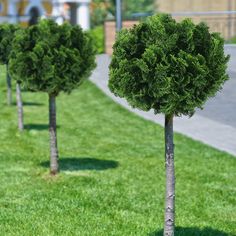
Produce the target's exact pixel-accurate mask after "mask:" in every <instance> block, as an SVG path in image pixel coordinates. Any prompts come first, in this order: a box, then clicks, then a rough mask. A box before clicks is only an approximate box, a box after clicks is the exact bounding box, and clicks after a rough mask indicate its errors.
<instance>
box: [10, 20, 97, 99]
mask: <svg viewBox="0 0 236 236" xmlns="http://www.w3.org/2000/svg"><path fill="white" fill-rule="evenodd" d="M9 66H10V73H11V75H12V77H13V78H14V79H16V80H18V81H19V82H21V83H22V84H23V86H24V87H26V88H27V89H30V90H31V91H43V92H47V93H48V94H52V95H58V94H59V93H60V92H61V91H64V92H66V93H70V92H71V91H72V89H74V88H76V87H77V86H79V85H80V84H81V82H82V81H83V80H84V79H86V78H88V76H89V75H90V73H91V71H92V69H93V68H94V67H95V50H94V48H93V45H92V43H91V39H90V37H89V36H88V35H87V34H86V33H84V32H83V31H82V29H81V28H80V27H79V26H72V25H70V24H69V23H65V24H63V25H58V24H56V23H55V22H54V21H52V20H48V19H47V20H42V21H40V22H39V24H38V25H33V26H31V27H29V28H27V29H24V30H21V31H20V32H19V33H17V34H16V37H15V40H14V42H13V49H12V53H11V59H10V65H9Z"/></svg>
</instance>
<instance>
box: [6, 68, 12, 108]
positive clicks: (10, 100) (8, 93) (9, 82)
mask: <svg viewBox="0 0 236 236" xmlns="http://www.w3.org/2000/svg"><path fill="white" fill-rule="evenodd" d="M6 81H7V105H9V106H10V105H12V92H11V77H10V75H9V71H8V64H6Z"/></svg>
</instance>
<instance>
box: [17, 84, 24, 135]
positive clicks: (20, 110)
mask: <svg viewBox="0 0 236 236" xmlns="http://www.w3.org/2000/svg"><path fill="white" fill-rule="evenodd" d="M16 102H17V110H18V128H19V130H20V131H23V130H24V114H23V103H22V96H21V88H20V84H19V83H16Z"/></svg>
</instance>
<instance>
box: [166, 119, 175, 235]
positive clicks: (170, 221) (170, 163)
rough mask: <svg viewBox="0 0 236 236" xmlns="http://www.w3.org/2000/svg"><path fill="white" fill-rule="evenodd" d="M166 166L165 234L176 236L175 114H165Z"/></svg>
mask: <svg viewBox="0 0 236 236" xmlns="http://www.w3.org/2000/svg"><path fill="white" fill-rule="evenodd" d="M165 167H166V198H165V226H164V236H174V231H175V167H174V143H173V115H166V116H165Z"/></svg>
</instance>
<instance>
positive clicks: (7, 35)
mask: <svg viewBox="0 0 236 236" xmlns="http://www.w3.org/2000/svg"><path fill="white" fill-rule="evenodd" d="M18 29H19V27H18V26H17V25H12V24H1V25H0V63H1V64H3V65H6V81H7V104H8V105H11V104H12V91H11V90H12V89H11V77H10V76H9V73H8V62H9V55H10V52H11V47H12V41H13V39H14V37H15V32H16V31H17V30H18Z"/></svg>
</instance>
